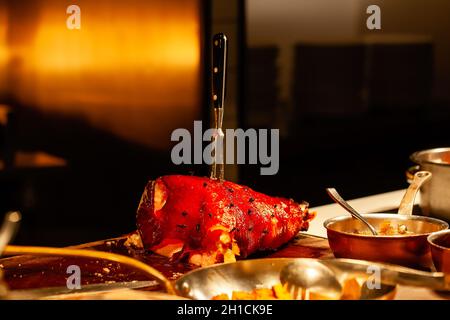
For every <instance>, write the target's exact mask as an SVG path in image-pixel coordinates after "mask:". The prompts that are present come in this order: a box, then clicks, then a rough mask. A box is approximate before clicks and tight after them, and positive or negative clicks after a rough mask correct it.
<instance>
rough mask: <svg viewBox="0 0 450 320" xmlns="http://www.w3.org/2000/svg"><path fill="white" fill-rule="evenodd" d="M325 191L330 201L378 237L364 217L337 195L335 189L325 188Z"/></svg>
mask: <svg viewBox="0 0 450 320" xmlns="http://www.w3.org/2000/svg"><path fill="white" fill-rule="evenodd" d="M326 190H327V193H328V195H329V196H330V197H331V199H333V200H334V202H336V203H337V204H339V205H340V206H341V207H342V208H344V209H345V210H347V211H348V212H349V213H350V214H351V215H352V217H353V218H355V219H358V220H359V221H361V222H362V223H364V224H365V225H366V226H367V228H369V230H370V232H372V234H373V235H374V236H376V235H378V233H377V230H376V229H375V228H374V227H373V226H372V225H371V224H370V223H369V222H368V221H367V220H366V219H364V217H363V216H362V215H361V214H359V213H358V211H356V210H355V209H353V207H352V206H351V205H350V204H349V203H348V202H347V201H345V200H344V199H343V198H342V197H341V196H340V195H339V193H338V192H337V191H336V189H335V188H327V189H326Z"/></svg>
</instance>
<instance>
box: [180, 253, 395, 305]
mask: <svg viewBox="0 0 450 320" xmlns="http://www.w3.org/2000/svg"><path fill="white" fill-rule="evenodd" d="M299 259H301V258H299ZM296 260H298V259H296V258H268V259H254V260H242V261H238V262H233V263H224V264H217V265H213V266H210V267H205V268H201V269H197V270H194V271H191V272H189V273H187V274H185V275H184V276H182V277H181V278H180V279H178V280H177V281H176V283H175V289H176V291H177V293H178V294H180V295H182V296H184V297H186V298H190V299H195V300H209V299H211V298H212V297H214V296H216V295H219V294H222V293H226V294H228V295H229V296H231V293H232V292H233V291H252V290H253V289H255V288H271V287H272V286H273V285H275V284H278V283H280V272H281V270H282V269H283V267H285V266H286V265H288V264H289V263H292V262H295V261H296ZM395 290H396V287H395V286H390V285H382V286H381V288H380V289H378V290H361V299H364V300H367V299H382V300H385V299H392V298H393V297H394V295H395Z"/></svg>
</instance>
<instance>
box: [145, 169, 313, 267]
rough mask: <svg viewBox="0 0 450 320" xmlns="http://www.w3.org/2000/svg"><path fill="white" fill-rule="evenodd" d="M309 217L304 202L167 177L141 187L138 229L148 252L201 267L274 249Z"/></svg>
mask: <svg viewBox="0 0 450 320" xmlns="http://www.w3.org/2000/svg"><path fill="white" fill-rule="evenodd" d="M313 217H314V215H313V214H310V213H309V212H308V204H307V203H301V204H299V203H296V202H295V201H293V200H291V199H285V198H278V197H270V196H267V195H265V194H262V193H259V192H256V191H254V190H252V189H250V188H248V187H245V186H241V185H238V184H235V183H232V182H229V181H218V180H212V179H209V178H203V177H195V176H182V175H170V176H162V177H159V178H158V179H156V180H154V181H150V182H149V183H148V184H147V186H146V187H145V190H144V193H143V195H142V198H141V202H140V204H139V208H138V210H137V227H138V230H139V233H140V235H141V239H142V243H143V245H144V247H145V248H146V249H148V250H152V251H154V252H157V253H159V254H162V255H165V256H169V257H174V256H175V257H178V258H182V257H186V256H187V257H188V259H189V261H190V262H191V263H194V264H197V265H202V266H204V265H210V264H214V263H218V262H229V261H235V257H236V256H239V257H240V258H245V257H247V256H248V255H250V254H252V253H254V252H256V251H261V250H268V249H276V248H278V247H279V246H281V245H282V244H284V243H286V242H288V241H289V240H291V239H292V238H293V237H295V235H296V234H297V233H298V232H299V231H304V230H307V229H308V225H309V221H310V220H311V219H312V218H313Z"/></svg>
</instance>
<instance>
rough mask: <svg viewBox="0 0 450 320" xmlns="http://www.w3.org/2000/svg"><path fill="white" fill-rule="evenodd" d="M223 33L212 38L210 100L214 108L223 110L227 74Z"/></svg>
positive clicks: (226, 52)
mask: <svg viewBox="0 0 450 320" xmlns="http://www.w3.org/2000/svg"><path fill="white" fill-rule="evenodd" d="M227 41H228V40H227V37H226V36H225V35H224V34H223V33H218V34H216V35H214V37H213V64H212V68H213V69H212V75H213V76H212V82H213V86H212V100H213V104H214V108H223V103H224V100H225V83H226V74H227V54H228V42H227Z"/></svg>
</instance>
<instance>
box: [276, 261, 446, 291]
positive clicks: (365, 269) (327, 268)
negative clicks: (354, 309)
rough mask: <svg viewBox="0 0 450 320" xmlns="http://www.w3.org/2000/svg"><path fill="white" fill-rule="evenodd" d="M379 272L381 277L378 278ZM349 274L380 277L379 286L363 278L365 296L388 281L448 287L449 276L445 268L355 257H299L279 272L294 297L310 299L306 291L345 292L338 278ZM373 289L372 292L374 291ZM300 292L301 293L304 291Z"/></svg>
mask: <svg viewBox="0 0 450 320" xmlns="http://www.w3.org/2000/svg"><path fill="white" fill-rule="evenodd" d="M375 274H377V276H378V279H376V276H375ZM347 275H361V276H364V277H367V278H370V277H373V280H374V281H376V280H378V281H379V283H378V286H374V288H372V289H371V288H369V286H368V285H367V283H368V281H366V282H364V284H363V287H362V292H363V294H364V296H371V295H372V294H373V290H383V287H384V288H385V287H386V285H391V286H395V285H397V284H402V285H406V286H418V287H426V288H429V289H434V290H449V288H450V278H448V277H446V276H445V274H444V273H442V272H425V271H419V270H415V269H410V268H405V267H400V266H396V265H389V264H384V263H375V262H370V261H364V260H353V259H325V260H320V261H318V260H314V259H308V258H304V259H298V260H297V261H295V262H293V263H290V264H288V265H287V266H285V267H284V268H283V269H282V270H281V273H280V280H281V283H283V284H284V285H286V286H287V290H288V291H289V292H290V293H291V294H293V295H294V298H299V297H300V298H302V299H307V298H308V297H307V296H305V294H304V292H309V291H311V292H316V291H318V292H320V294H321V295H322V294H323V295H325V296H327V297H330V298H332V299H333V298H336V299H339V298H340V297H341V296H342V294H343V287H342V285H341V284H340V282H339V280H338V279H339V278H341V279H342V278H345V277H346V276H347ZM371 292H372V294H371ZM299 293H302V294H301V295H300V294H299Z"/></svg>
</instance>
